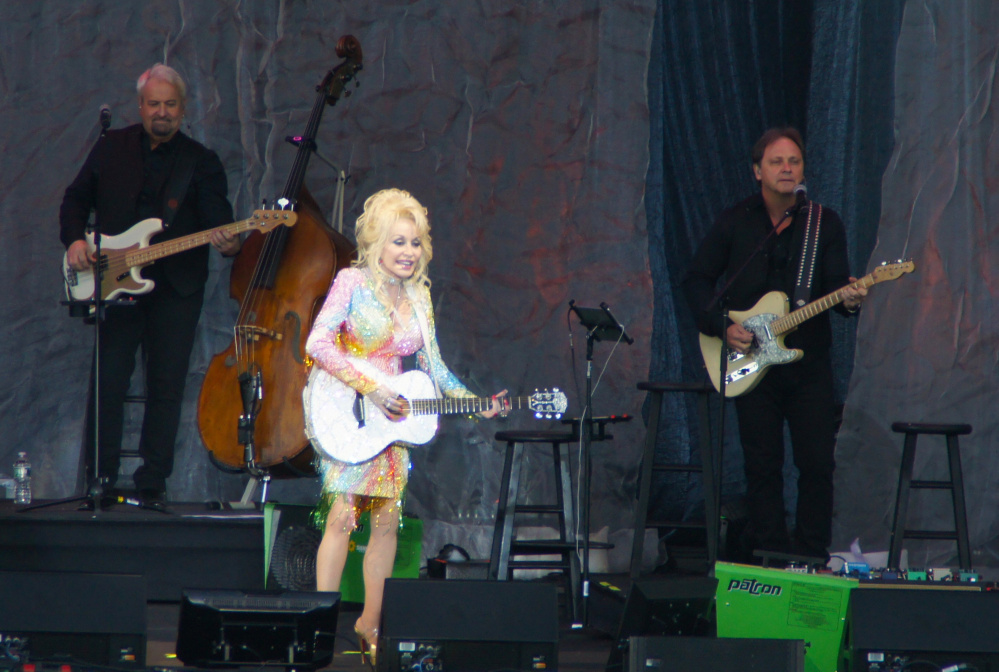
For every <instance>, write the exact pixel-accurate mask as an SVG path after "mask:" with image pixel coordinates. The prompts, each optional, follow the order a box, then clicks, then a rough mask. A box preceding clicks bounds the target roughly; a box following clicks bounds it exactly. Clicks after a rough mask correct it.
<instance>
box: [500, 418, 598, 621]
mask: <svg viewBox="0 0 999 672" xmlns="http://www.w3.org/2000/svg"><path fill="white" fill-rule="evenodd" d="M496 440H497V441H505V442H506V459H505V460H504V462H503V476H502V479H501V481H500V499H499V507H498V508H497V511H496V527H495V529H494V532H493V547H492V553H491V554H490V557H489V578H490V579H496V580H500V581H505V580H507V579H509V578H511V575H512V573H513V570H514V569H552V570H558V571H561V572H563V573H564V574H565V575H566V576H567V577H568V579H569V586H568V587H567V591H566V592H567V593H570V594H571V599H570V600H567V602H566V604H567V605H568V606H570V608H571V609H572V615H573V618H577V617H578V613H577V610H578V608H579V604H578V601H577V596H578V595H579V588H580V579H579V574H580V572H579V557H578V556H577V555H576V530H575V523H576V517H575V515H574V513H573V507H572V477H571V475H570V472H569V444H570V443H572V442H573V433H572V432H558V431H504V432H496ZM539 443H548V444H551V449H552V457H553V458H554V459H553V464H554V468H555V485H556V487H555V503H554V504H531V505H528V504H518V503H517V495H518V493H519V490H520V468H521V465H522V464H523V459H524V447H525V446H526V445H527V444H539ZM518 513H540V514H550V515H554V516H557V518H558V532H559V536H558V538H557V539H539V540H532V541H514V539H513V526H514V518H515V517H516V515H517V514H518ZM556 553H557V554H560V555H561V556H562V559H561V560H515V559H512V557H511V556H516V555H543V554H550V555H554V554H556Z"/></svg>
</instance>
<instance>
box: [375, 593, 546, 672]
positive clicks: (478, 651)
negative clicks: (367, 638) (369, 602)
mask: <svg viewBox="0 0 999 672" xmlns="http://www.w3.org/2000/svg"><path fill="white" fill-rule="evenodd" d="M379 633H380V634H379V638H378V671H379V672H388V671H389V670H391V671H392V672H399V671H401V670H417V669H424V670H430V669H443V670H462V671H463V672H487V671H489V670H530V671H532V672H533V671H535V670H556V669H558V595H557V589H556V587H555V585H554V584H551V583H534V582H526V581H475V580H466V581H428V580H420V579H389V580H388V581H386V582H385V596H384V599H383V601H382V624H381V629H380V630H379Z"/></svg>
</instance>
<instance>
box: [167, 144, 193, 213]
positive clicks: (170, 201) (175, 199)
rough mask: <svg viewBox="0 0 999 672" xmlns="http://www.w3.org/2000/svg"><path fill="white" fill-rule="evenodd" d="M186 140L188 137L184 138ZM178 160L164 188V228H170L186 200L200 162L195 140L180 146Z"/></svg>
mask: <svg viewBox="0 0 999 672" xmlns="http://www.w3.org/2000/svg"><path fill="white" fill-rule="evenodd" d="M184 140H186V138H184ZM178 150H179V151H178V156H177V160H176V162H175V163H174V165H173V171H172V173H171V175H170V180H169V181H168V182H167V185H166V189H164V190H163V194H164V197H163V216H162V217H161V218H160V219H162V220H163V228H164V229H169V228H170V224H172V223H173V219H174V217H176V216H177V210H179V209H180V204H181V203H183V202H184V196H185V195H186V194H187V188H188V186H190V184H191V178H192V177H194V167H195V165H196V164H197V163H198V152H197V151H196V147H195V145H194V143H193V142H183V143H181V145H180V147H178Z"/></svg>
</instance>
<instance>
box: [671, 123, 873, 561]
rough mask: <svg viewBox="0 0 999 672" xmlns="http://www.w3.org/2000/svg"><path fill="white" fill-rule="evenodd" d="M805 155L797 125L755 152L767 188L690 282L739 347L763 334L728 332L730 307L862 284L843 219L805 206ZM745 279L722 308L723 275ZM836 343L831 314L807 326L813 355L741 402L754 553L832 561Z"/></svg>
mask: <svg viewBox="0 0 999 672" xmlns="http://www.w3.org/2000/svg"><path fill="white" fill-rule="evenodd" d="M804 154H805V151H804V143H803V142H802V140H801V135H800V134H799V133H798V131H797V130H795V129H793V128H775V129H770V130H769V131H767V132H766V133H764V134H763V136H762V137H761V138H760V140H759V141H757V143H756V145H755V146H754V148H753V155H752V160H753V173H754V174H755V176H756V179H757V180H758V181H759V183H760V193H758V194H755V195H753V196H750V197H749V198H747V199H745V200H744V201H742V202H740V203H738V204H736V205H735V206H733V207H731V208H729V209H727V210H725V211H724V212H723V213H722V214H721V215H720V216H719V218H718V220H717V221H716V222H715V224H714V226H713V227H712V228H711V230H710V231H709V232H708V234H707V235H706V236H705V238H704V240H703V241H702V243H701V245H700V248H699V249H698V251H697V253H696V255H695V256H694V259H693V262H692V263H691V266H690V268H689V269H688V271H687V274H686V276H685V277H684V280H683V290H684V293H685V295H686V298H687V302H688V304H689V305H690V307H691V309H692V311H693V312H694V315H695V321H696V323H697V328H698V329H699V330H700V331H701V332H703V333H705V334H707V335H709V336H716V337H719V338H725V340H726V342H727V344H728V347H729V348H732V349H733V350H736V351H739V352H746V351H747V350H748V349H749V348H750V346H751V345H752V344H753V334H752V332H750V331H749V330H747V329H745V328H743V327H742V326H741V325H739V324H735V323H733V322H731V321H729V322H728V323H726V324H725V326H724V327H723V326H722V319H723V318H722V308H723V306H724V307H725V308H728V309H730V310H737V311H741V310H748V309H750V308H752V307H753V306H754V305H755V304H756V302H757V301H759V300H760V298H762V297H763V295H764V294H766V293H768V292H771V291H774V290H778V291H781V292H784V293H785V294H786V295H787V296H788V297H790V298H791V299H792V301H794V304H795V305H793V306H792V308H798V307H800V306H801V305H804V304H806V303H808V302H810V301H813V300H815V299H817V298H819V297H821V296H824V295H826V294H828V293H830V292H833V291H835V290H838V289H840V288H841V287H844V286H845V285H847V284H849V283H850V282H852V281H854V280H856V278H851V277H850V273H849V266H848V261H847V248H846V232H845V230H844V227H843V222H842V221H841V220H840V218H839V215H837V214H836V213H835V212H833V211H832V210H831V209H829V208H824V207H822V206H820V205H818V204H816V203H811V204H806V205H804V207H801V206H800V204H798V203H797V202H796V201H797V199H796V194H795V187H796V186H797V185H798V184H800V183H801V182H802V180H803V179H804V165H805V163H804ZM806 232H808V233H807V235H806ZM806 241H807V245H806ZM809 248H810V250H809ZM754 255H755V256H754ZM803 258H804V263H803ZM740 269H741V272H740ZM735 273H738V277H736V278H735V280H734V282H733V284H732V285H731V286H730V287H729V289H728V291H727V292H726V294H725V296H723V297H721V299H720V300H717V301H716V300H715V294H716V292H717V291H718V290H717V288H716V285H718V284H719V280H723V281H724V282H728V280H729V279H730V277H731V274H735ZM866 293H867V290H866V289H863V288H860V289H854V288H849V289H846V290H844V297H845V298H844V301H843V302H842V304H840V306H837V308H836V309H837V310H840V311H841V312H844V313H847V314H852V313H855V312H856V311H857V309H858V308H859V307H860V304H861V302H862V301H863V297H864V296H865V295H866ZM831 340H832V333H831V329H830V324H829V314H828V313H821V314H819V315H817V316H816V317H814V318H812V319H811V320H807V321H805V322H803V323H802V324H801V325H800V326H799V327H798V329H797V330H796V331H793V332H791V333H790V334H788V335H787V337H786V339H785V344H786V346H787V347H788V348H800V349H802V350H803V351H804V357H803V358H802V359H800V360H799V361H797V362H794V363H790V364H784V365H778V366H773V367H771V368H770V369H768V370H767V373H766V375H765V376H764V377H763V379H762V381H761V382H760V383H759V384H758V385H757V386H756V387H755V388H754V389H752V390H751V391H750V392H747V393H745V394H743V395H741V396H739V397H737V398H736V400H735V404H736V411H737V414H738V418H739V434H740V440H741V443H742V449H743V455H744V458H745V474H746V502H747V506H748V511H749V521H748V526H747V530H746V538H745V539H744V547H745V551H751V550H752V549H761V550H768V551H775V552H779V553H793V554H796V555H807V556H811V557H820V558H826V557H828V547H829V544H830V543H831V538H832V511H833V469H834V468H835V460H834V456H833V451H834V445H835V433H836V417H835V400H834V398H833V376H832V366H831V363H830V356H829V349H830V345H831ZM785 421H786V422H787V425H788V429H789V431H790V435H791V446H792V450H793V453H794V463H795V466H796V467H797V468H798V472H799V476H798V505H797V511H796V516H795V520H796V525H795V530H794V532H793V534H789V533H788V527H787V522H786V520H787V516H786V512H785V508H784V478H783V467H784V423H785Z"/></svg>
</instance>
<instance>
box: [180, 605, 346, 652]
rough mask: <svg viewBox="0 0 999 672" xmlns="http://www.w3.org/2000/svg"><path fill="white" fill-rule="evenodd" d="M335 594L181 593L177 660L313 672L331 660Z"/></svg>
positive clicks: (335, 617) (334, 632)
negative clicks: (310, 671)
mask: <svg viewBox="0 0 999 672" xmlns="http://www.w3.org/2000/svg"><path fill="white" fill-rule="evenodd" d="M339 607H340V594H339V593H322V592H296V591H283V592H278V591H258V592H247V591H242V590H185V591H184V597H183V600H182V601H181V604H180V623H179V625H178V626H177V657H178V658H180V659H181V661H183V663H184V664H185V665H187V666H189V667H209V668H219V667H223V668H236V667H272V668H285V669H289V670H291V669H295V670H300V669H301V670H315V669H319V668H321V667H325V666H326V665H328V664H329V663H330V662H332V660H333V640H334V638H335V636H336V621H337V613H338V611H339Z"/></svg>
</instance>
